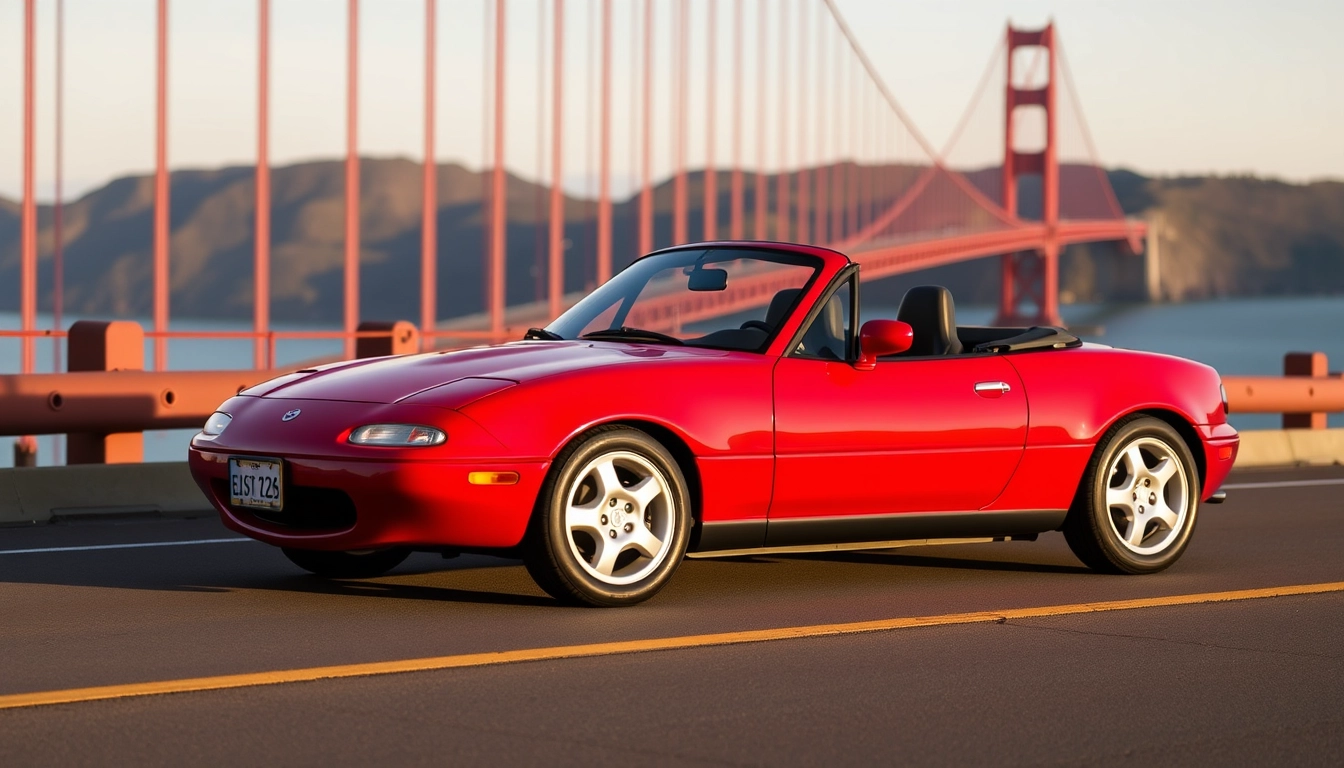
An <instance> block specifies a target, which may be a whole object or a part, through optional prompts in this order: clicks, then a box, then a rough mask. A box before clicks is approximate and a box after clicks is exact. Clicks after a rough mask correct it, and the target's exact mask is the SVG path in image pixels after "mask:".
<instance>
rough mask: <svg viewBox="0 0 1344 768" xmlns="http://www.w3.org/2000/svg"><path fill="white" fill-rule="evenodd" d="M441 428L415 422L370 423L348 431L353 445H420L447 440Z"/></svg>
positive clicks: (435, 443) (436, 443)
mask: <svg viewBox="0 0 1344 768" xmlns="http://www.w3.org/2000/svg"><path fill="white" fill-rule="evenodd" d="M447 439H448V436H447V435H445V434H444V433H443V431H442V430H438V429H435V428H433V427H422V426H419V425H416V424H370V425H368V426H366V427H360V428H359V429H356V430H355V431H354V432H351V433H350V442H352V443H354V444H355V445H383V446H408V447H412V446H420V445H438V444H440V443H442V442H443V441H445V440H447Z"/></svg>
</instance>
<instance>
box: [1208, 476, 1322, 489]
mask: <svg viewBox="0 0 1344 768" xmlns="http://www.w3.org/2000/svg"><path fill="white" fill-rule="evenodd" d="M1313 485H1344V477H1332V478H1330V479H1329V480H1278V481H1274V482H1268V483H1232V484H1230V485H1224V486H1223V490H1224V491H1246V490H1250V489H1252V488H1305V487H1308V486H1313Z"/></svg>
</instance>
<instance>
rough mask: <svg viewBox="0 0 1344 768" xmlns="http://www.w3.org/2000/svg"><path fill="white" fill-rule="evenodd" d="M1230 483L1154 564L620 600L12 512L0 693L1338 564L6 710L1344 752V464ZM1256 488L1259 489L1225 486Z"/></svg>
mask: <svg viewBox="0 0 1344 768" xmlns="http://www.w3.org/2000/svg"><path fill="white" fill-rule="evenodd" d="M1230 482H1231V483H1232V484H1233V486H1234V488H1233V490H1232V491H1231V492H1230V498H1229V500H1228V503H1226V504H1225V505H1223V506H1221V507H1208V508H1206V509H1205V511H1204V515H1203V518H1202V519H1201V521H1200V524H1199V528H1198V531H1197V534H1196V536H1195V539H1194V542H1193V545H1192V546H1191V547H1190V549H1189V550H1188V551H1187V553H1186V555H1185V557H1184V558H1183V559H1182V560H1181V561H1180V563H1178V564H1177V565H1176V566H1175V567H1173V568H1172V569H1170V570H1169V571H1167V572H1166V573H1162V574H1159V575H1156V576H1149V577H1140V578H1132V577H1114V576H1100V575H1094V574H1091V573H1089V572H1087V571H1085V570H1084V569H1083V568H1082V567H1081V566H1080V565H1079V564H1078V562H1077V561H1076V560H1075V559H1073V557H1072V556H1071V555H1070V553H1069V551H1068V549H1067V548H1066V547H1065V545H1064V542H1063V540H1062V538H1061V537H1060V536H1059V535H1058V534H1052V535H1049V536H1045V537H1042V539H1041V540H1040V541H1038V542H1034V543H1019V542H1010V543H1000V544H974V545H964V544H959V545H954V546H936V547H935V546H925V547H915V548H906V549H899V550H888V551H882V552H848V553H836V554H827V555H808V556H789V557H760V558H738V559H726V560H699V561H690V562H687V563H686V564H685V565H684V567H683V568H682V569H681V571H680V572H679V573H678V574H677V577H676V578H675V579H674V580H673V582H672V584H671V586H670V587H669V588H668V589H667V590H666V591H664V592H663V593H662V594H661V595H659V596H658V597H657V598H655V599H654V600H653V601H652V602H650V603H648V604H646V605H644V606H640V607H637V608H634V609H628V610H588V609H578V608H564V607H559V606H556V605H554V604H553V603H552V602H551V601H550V600H548V599H546V598H545V597H543V596H542V594H541V593H540V592H539V591H538V590H537V589H536V588H535V587H533V586H532V584H531V582H530V581H529V580H528V578H527V575H526V574H525V573H524V571H523V569H522V568H521V567H519V566H518V565H517V564H516V563H512V562H507V561H500V560H489V559H486V558H466V557H464V558H461V559H459V560H456V561H442V560H440V559H438V558H436V557H433V556H430V555H420V556H416V557H413V558H412V559H411V560H409V561H408V562H407V563H406V564H404V565H403V566H402V567H401V568H399V569H398V570H397V571H395V572H394V573H393V574H391V575H389V576H387V577H385V578H381V579H377V580H372V581H368V582H345V583H325V582H322V581H319V580H317V579H314V578H309V577H307V576H304V575H301V574H299V573H298V572H296V571H295V569H294V568H293V567H292V566H290V565H289V563H288V562H287V561H285V560H284V559H283V558H282V557H281V555H280V554H279V553H278V552H276V551H274V550H272V549H270V548H268V547H265V546H263V545H261V544H256V543H252V542H228V543H210V544H185V545H172V546H161V547H133V548H116V549H75V550H71V551H50V550H53V549H57V548H66V547H89V546H108V545H121V544H144V543H151V542H181V541H192V540H208V539H227V538H232V535H231V534H230V533H228V532H227V531H225V530H224V529H223V528H222V527H220V526H219V525H218V523H217V522H215V521H214V520H211V519H208V518H207V519H198V520H157V521H140V522H135V521H123V522H120V523H117V524H112V523H106V522H103V523H84V524H63V525H54V526H41V527H35V528H27V529H4V530H0V551H2V552H4V553H5V554H0V617H2V618H0V706H5V705H6V704H5V702H9V704H11V705H12V704H13V703H14V702H15V701H16V699H15V697H14V696H13V695H14V694H24V693H32V692H43V691H54V690H62V689H74V688H84V687H89V686H106V685H119V684H133V683H142V682H147V681H165V680H181V679H186V678H202V677H211V676H220V675H232V674H238V673H254V672H268V671H285V670H296V669H305V668H312V667H316V666H324V665H345V664H358V663H364V662H380V661H389V660H405V659H422V658H427V657H444V656H457V655H460V654H473V653H480V652H487V651H501V650H516V649H537V648H552V647H557V646H571V645H575V644H590V643H606V642H618V641H628V640H638V639H646V638H677V637H685V636H691V635H698V634H704V633H732V632H741V631H751V630H761V629H771V628H789V627H808V626H815V625H822V624H831V623H845V622H857V621H869V620H884V619H897V618H901V617H935V616H945V615H947V614H956V613H962V612H978V611H992V612H993V611H1006V610H1007V609H1017V608H1034V607H1043V606H1066V605H1072V604H1078V603H1088V602H1096V601H1115V600H1129V599H1144V598H1153V597H1157V596H1182V595H1192V594H1198V593H1212V592H1226V591H1233V590H1253V589H1259V588H1272V587H1286V586H1295V585H1311V584H1331V585H1333V586H1328V587H1325V588H1323V591H1320V592H1318V593H1315V594H1300V595H1290V596H1275V597H1262V598H1258V599H1245V600H1238V601H1234V602H1216V603H1210V602H1198V603H1193V604H1184V605H1176V606H1166V607H1141V608H1135V609H1130V610H1115V611H1107V612H1102V613H1072V614H1069V613H1064V614H1059V615H1048V614H1052V613H1057V612H1056V611H1044V612H1036V614H1037V615H1030V616H1026V615H1022V614H1012V613H1008V614H1007V615H1008V616H1009V618H1007V619H1006V620H1003V621H997V622H996V621H994V620H988V621H981V622H978V623H969V624H943V625H939V626H929V627H918V628H905V629H892V630H886V631H876V632H868V633H862V634H848V635H831V636H820V637H803V638H796V639H782V640H774V641H769V642H758V643H745V644H736V645H717V646H706V645H701V646H697V647H689V648H682V649H676V650H658V651H650V652H631V651H629V650H623V649H622V647H621V646H619V645H617V646H612V647H610V648H607V649H605V650H604V649H597V650H596V651H595V653H596V654H597V655H593V656H587V657H583V658H561V659H554V658H552V659H545V660H540V661H528V662H522V663H508V664H501V665H492V666H474V667H470V668H454V669H438V670H431V671H419V672H406V673H399V674H383V675H373V676H363V677H348V678H342V679H332V680H321V681H316V682H290V683H280V684H271V685H264V686H258V687H246V688H233V689H227V690H205V691H199V690H198V691H194V692H185V693H173V694H169V695H152V696H134V697H129V698H120V699H116V700H101V701H83V702H79V703H67V704H56V705H44V706H18V707H13V708H8V709H0V752H2V753H3V757H2V758H0V761H2V762H3V763H4V764H5V765H10V766H21V765H29V764H62V765H79V764H95V763H96V764H107V763H120V762H127V763H129V762H131V761H132V760H133V761H135V762H136V763H144V764H169V763H171V764H182V763H193V764H203V765H209V764H222V763H230V764H251V763H262V762H265V763H283V764H290V763H305V764H313V763H323V764H368V763H404V764H421V763H432V764H448V763H452V764H460V763H463V762H467V763H527V764H540V763H546V764H555V763H558V764H577V763H583V764H586V765H604V764H616V763H627V764H628V763H629V762H631V761H638V762H643V763H651V764H682V763H714V764H732V765H765V764H770V765H774V764H820V763H860V762H862V763H872V762H877V761H882V762H889V761H891V760H893V759H899V760H900V761H901V762H908V763H919V764H938V763H942V764H1018V763H1054V762H1063V763H1069V764H1073V763H1091V764H1111V763H1126V764H1154V763H1157V764H1201V765H1211V764H1266V763H1279V764H1295V765H1311V764H1321V765H1341V764H1344V646H1342V645H1341V641H1340V637H1341V636H1344V591H1340V590H1341V589H1344V585H1341V584H1339V582H1344V505H1342V504H1341V501H1340V500H1341V498H1344V469H1340V468H1329V469H1312V470H1306V469H1303V470H1294V471H1284V470H1280V471H1263V470H1262V471H1249V470H1248V471H1241V472H1238V473H1235V474H1234V476H1233V478H1232V480H1231V481H1230ZM1278 483H1288V484H1287V485H1283V486H1276V484H1278ZM1247 484H1255V485H1257V486H1259V487H1240V488H1238V487H1235V486H1244V485H1247ZM1264 484H1270V485H1264ZM14 550H44V551H38V552H23V553H14ZM1178 602H1180V601H1178ZM1042 614H1045V615H1042ZM542 655H543V656H544V655H547V654H542ZM282 677H283V676H282ZM184 687H188V688H191V687H193V686H192V685H187V686H184ZM195 687H200V686H195Z"/></svg>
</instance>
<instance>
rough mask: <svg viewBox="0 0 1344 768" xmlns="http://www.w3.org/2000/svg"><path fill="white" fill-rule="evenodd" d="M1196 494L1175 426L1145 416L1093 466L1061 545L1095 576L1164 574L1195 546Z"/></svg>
mask: <svg viewBox="0 0 1344 768" xmlns="http://www.w3.org/2000/svg"><path fill="white" fill-rule="evenodd" d="M1199 492H1200V481H1199V472H1198V470H1197V469H1196V466H1195V460H1194V457H1193V456H1192V455H1191V453H1190V448H1189V447H1188V446H1187V445H1186V444H1185V441H1184V440H1182V439H1181V436H1180V435H1179V434H1177V433H1176V430H1174V429H1172V427H1171V425H1169V424H1167V423H1166V422H1164V421H1161V420H1160V419H1155V418H1152V417H1148V416H1144V417H1140V418H1137V419H1133V420H1132V421H1127V422H1122V423H1120V424H1117V425H1116V426H1114V427H1112V428H1111V429H1110V430H1109V431H1108V432H1107V433H1106V435H1105V436H1104V437H1103V438H1102V440H1101V441H1100V443H1099V448H1098V450H1097V452H1096V453H1095V454H1094V455H1093V457H1092V459H1091V461H1090V462H1089V463H1088V466H1087V471H1086V472H1085V473H1084V475H1083V482H1082V485H1081V486H1080V487H1079V489H1078V495H1077V497H1076V498H1075V500H1074V503H1073V508H1072V509H1070V510H1069V516H1068V518H1067V519H1066V520H1065V521H1064V537H1065V539H1066V540H1067V541H1068V542H1069V548H1070V549H1072V550H1073V553H1074V554H1075V555H1077V556H1078V559H1079V560H1082V561H1083V562H1084V563H1085V564H1087V566H1088V567H1090V568H1092V569H1093V570H1097V571H1105V572H1109V573H1152V572H1155V571H1160V570H1162V569H1163V568H1166V567H1167V566H1169V565H1171V564H1172V563H1174V562H1176V560H1177V559H1178V558H1180V556H1181V553H1182V552H1184V551H1185V547H1186V545H1187V544H1189V543H1190V535H1191V534H1192V533H1193V532H1194V529H1195V517H1196V515H1197V514H1198V512H1199Z"/></svg>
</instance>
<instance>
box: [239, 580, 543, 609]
mask: <svg viewBox="0 0 1344 768" xmlns="http://www.w3.org/2000/svg"><path fill="white" fill-rule="evenodd" d="M399 575H406V574H397V573H392V574H389V575H388V576H384V577H381V578H380V579H373V580H353V579H349V580H347V579H325V578H322V577H320V576H312V575H307V574H298V575H294V576H290V577H283V578H279V579H272V580H269V582H268V583H267V584H265V585H260V584H258V585H253V588H261V589H271V590H279V591H283V592H303V593H307V594H312V595H336V596H339V597H373V598H387V599H396V600H427V601H434V602H448V603H474V604H480V605H525V606H559V605H562V603H560V602H559V601H558V600H555V599H554V598H551V597H547V596H542V595H526V594H518V593H514V592H502V591H492V590H472V589H461V588H457V587H450V586H441V585H426V584H407V583H404V582H400V581H392V580H389V579H395V578H397V577H398V576H399Z"/></svg>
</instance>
